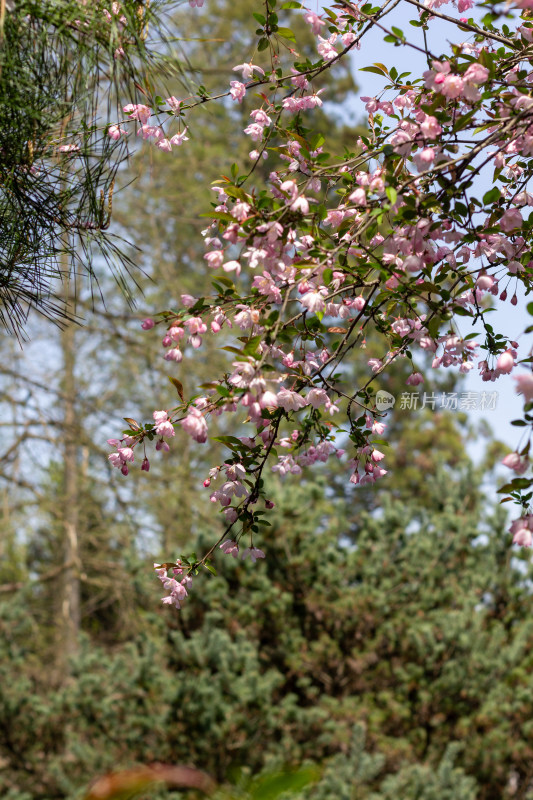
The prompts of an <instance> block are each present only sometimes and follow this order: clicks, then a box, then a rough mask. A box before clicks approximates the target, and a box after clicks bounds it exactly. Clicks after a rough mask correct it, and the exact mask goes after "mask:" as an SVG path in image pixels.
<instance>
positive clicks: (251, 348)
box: [243, 336, 262, 356]
mask: <svg viewBox="0 0 533 800" xmlns="http://www.w3.org/2000/svg"><path fill="white" fill-rule="evenodd" d="M261 338H262V337H261V336H252V338H251V339H250V341H249V342H247V343H246V344H245V346H244V350H243V352H244V355H246V356H253V355H255V354H256V353H257V348H258V347H259V344H260V342H261Z"/></svg>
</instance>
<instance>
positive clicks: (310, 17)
mask: <svg viewBox="0 0 533 800" xmlns="http://www.w3.org/2000/svg"><path fill="white" fill-rule="evenodd" d="M304 20H305V21H306V22H307V24H308V25H310V26H311V30H312V31H313V33H314V35H315V36H318V34H319V33H320V29H321V27H322V26H323V25H325V24H326V23H325V22H324V20H323V19H320V17H319V16H318V14H315V12H314V11H306V12H305V13H304Z"/></svg>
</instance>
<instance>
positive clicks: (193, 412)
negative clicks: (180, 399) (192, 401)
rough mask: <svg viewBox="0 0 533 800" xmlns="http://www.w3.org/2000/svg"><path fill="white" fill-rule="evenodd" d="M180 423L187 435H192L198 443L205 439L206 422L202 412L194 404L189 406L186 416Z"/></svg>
mask: <svg viewBox="0 0 533 800" xmlns="http://www.w3.org/2000/svg"><path fill="white" fill-rule="evenodd" d="M180 425H181V427H182V428H183V430H184V431H186V433H188V434H189V436H192V438H193V439H194V440H195V441H197V442H199V443H200V444H203V443H204V442H205V441H206V440H207V423H206V421H205V419H204V416H203V414H202V412H201V411H199V410H198V409H197V408H196V407H195V406H191V407H190V408H189V412H188V414H187V416H186V417H185V419H182V420H181V421H180Z"/></svg>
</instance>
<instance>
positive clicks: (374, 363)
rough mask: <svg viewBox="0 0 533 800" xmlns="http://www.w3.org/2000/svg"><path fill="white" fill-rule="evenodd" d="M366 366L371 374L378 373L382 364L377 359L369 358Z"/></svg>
mask: <svg viewBox="0 0 533 800" xmlns="http://www.w3.org/2000/svg"><path fill="white" fill-rule="evenodd" d="M367 364H368V366H369V367H370V369H371V370H372V372H379V370H380V369H381V368H382V366H383V362H382V361H381V360H380V359H379V358H369V359H368V361H367Z"/></svg>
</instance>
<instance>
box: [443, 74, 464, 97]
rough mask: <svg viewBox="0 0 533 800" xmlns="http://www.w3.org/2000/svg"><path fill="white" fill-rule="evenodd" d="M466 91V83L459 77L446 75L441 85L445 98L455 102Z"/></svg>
mask: <svg viewBox="0 0 533 800" xmlns="http://www.w3.org/2000/svg"><path fill="white" fill-rule="evenodd" d="M463 89H464V81H463V79H462V78H460V77H459V75H446V77H445V78H444V80H443V81H442V83H441V84H440V91H441V93H442V94H443V95H444V96H445V97H449V98H450V99H451V100H454V99H455V98H456V97H459V96H460V94H461V93H462V91H463Z"/></svg>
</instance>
